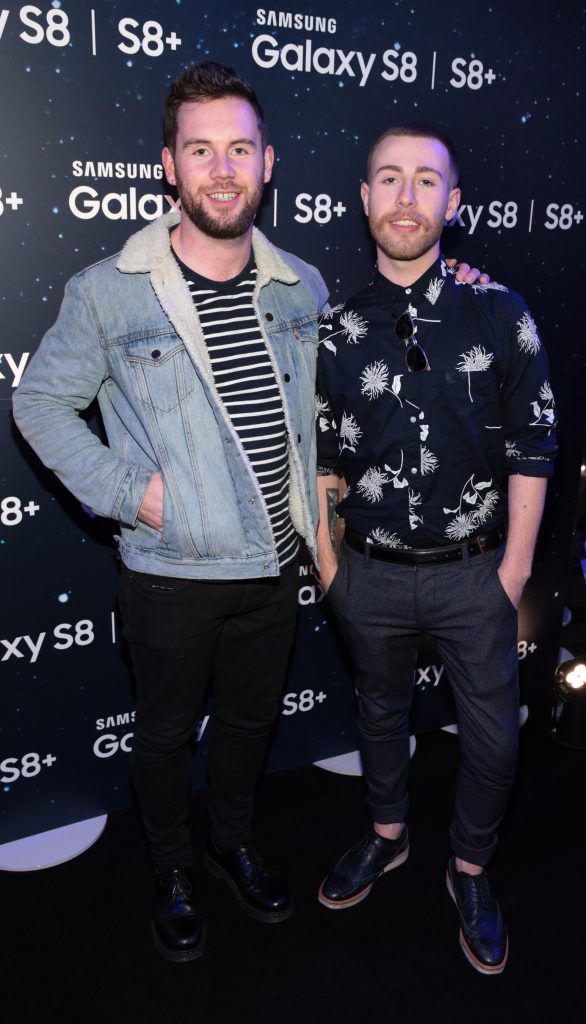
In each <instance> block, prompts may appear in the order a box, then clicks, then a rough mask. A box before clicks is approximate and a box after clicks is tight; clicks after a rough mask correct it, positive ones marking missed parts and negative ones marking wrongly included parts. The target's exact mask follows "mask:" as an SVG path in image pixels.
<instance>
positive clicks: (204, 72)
mask: <svg viewBox="0 0 586 1024" xmlns="http://www.w3.org/2000/svg"><path fill="white" fill-rule="evenodd" d="M226 96H239V97H240V98H241V99H243V100H246V101H247V102H248V103H250V106H251V107H252V109H253V110H254V113H255V114H256V120H257V123H258V130H259V132H260V137H261V142H262V148H263V150H264V149H265V148H266V145H267V126H266V121H265V116H264V113H263V109H262V107H261V105H260V103H259V102H258V99H257V96H256V93H255V91H254V89H253V88H252V86H251V85H250V83H249V82H247V81H246V79H245V78H243V77H242V75H239V74H237V73H236V71H233V69H232V68H228V67H225V66H224V65H223V64H217V63H216V61H213V60H208V61H203V62H202V63H201V64H192V65H191V66H190V67H188V68H187V70H186V71H184V72H183V73H182V74H181V75H179V76H178V78H176V79H175V81H174V82H173V83H172V84H171V88H170V89H169V92H168V94H167V98H166V100H165V143H166V145H167V146H168V147H169V149H170V150H171V152H172V153H174V152H175V146H176V143H177V112H178V110H179V107H180V106H181V104H182V103H208V102H209V101H210V100H221V99H224V97H226Z"/></svg>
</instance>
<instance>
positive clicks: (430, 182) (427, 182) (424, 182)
mask: <svg viewBox="0 0 586 1024" xmlns="http://www.w3.org/2000/svg"><path fill="white" fill-rule="evenodd" d="M421 184H422V185H425V186H426V187H428V186H429V185H431V186H433V185H435V181H433V180H432V178H422V179H421Z"/></svg>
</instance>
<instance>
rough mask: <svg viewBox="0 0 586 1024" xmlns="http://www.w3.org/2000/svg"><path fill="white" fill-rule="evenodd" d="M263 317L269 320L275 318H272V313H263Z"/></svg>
mask: <svg viewBox="0 0 586 1024" xmlns="http://www.w3.org/2000/svg"><path fill="white" fill-rule="evenodd" d="M265 319H266V320H268V321H269V322H270V321H271V320H274V319H275V318H274V316H273V314H272V313H265Z"/></svg>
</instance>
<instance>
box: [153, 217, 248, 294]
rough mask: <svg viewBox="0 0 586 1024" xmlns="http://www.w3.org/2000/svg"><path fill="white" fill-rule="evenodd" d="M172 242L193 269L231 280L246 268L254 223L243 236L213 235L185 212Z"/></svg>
mask: <svg viewBox="0 0 586 1024" xmlns="http://www.w3.org/2000/svg"><path fill="white" fill-rule="evenodd" d="M171 245H172V247H173V250H174V252H175V253H176V254H177V256H178V257H179V259H180V260H181V261H182V262H183V263H185V264H186V265H187V266H188V267H189V268H190V270H193V271H195V273H196V274H200V276H201V277H207V278H208V280H210V281H229V280H230V279H231V278H232V277H236V276H237V275H238V274H239V273H240V272H241V271H242V270H244V268H245V266H246V264H247V263H248V260H249V257H250V249H251V246H252V225H251V226H250V228H249V229H248V231H247V232H246V234H244V235H240V237H239V238H211V237H210V236H209V235H206V234H205V233H204V232H203V231H200V229H199V228H196V226H195V224H192V222H191V221H190V220H189V218H188V217H186V216H185V215H183V216H182V217H181V221H180V222H179V224H178V225H177V227H176V228H175V229H174V230H173V231H172V232H171Z"/></svg>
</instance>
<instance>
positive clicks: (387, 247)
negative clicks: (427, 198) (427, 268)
mask: <svg viewBox="0 0 586 1024" xmlns="http://www.w3.org/2000/svg"><path fill="white" fill-rule="evenodd" d="M388 221H389V217H388V215H387V216H384V217H379V219H378V220H376V221H373V220H371V218H370V217H369V219H368V224H369V227H370V233H371V235H372V237H373V238H374V240H375V242H376V244H377V246H378V248H379V249H380V250H381V252H384V254H385V256H387V257H388V258H389V259H391V260H402V261H405V262H409V261H410V260H418V259H419V257H420V256H425V254H426V252H429V250H430V249H433V247H434V245H435V243H436V242H437V241H438V239H439V238H440V237H441V233H442V231H443V229H444V224H445V221H444V218H443V217H442V218H441V220H440V219H439V218H438V219H437V220H435V221H428V220H426V221H419V222H418V223H420V224H423V226H424V227H425V228H426V229H427V230H426V232H425V234H424V236H423V238H420V239H419V241H418V244H417V245H415V247H414V248H409V246H410V245H411V246H413V245H414V243H413V240H412V239H410V238H409V236H407V237H406V238H396V239H394V238H389V235H388V233H387V230H386V225H387V224H388Z"/></svg>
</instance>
